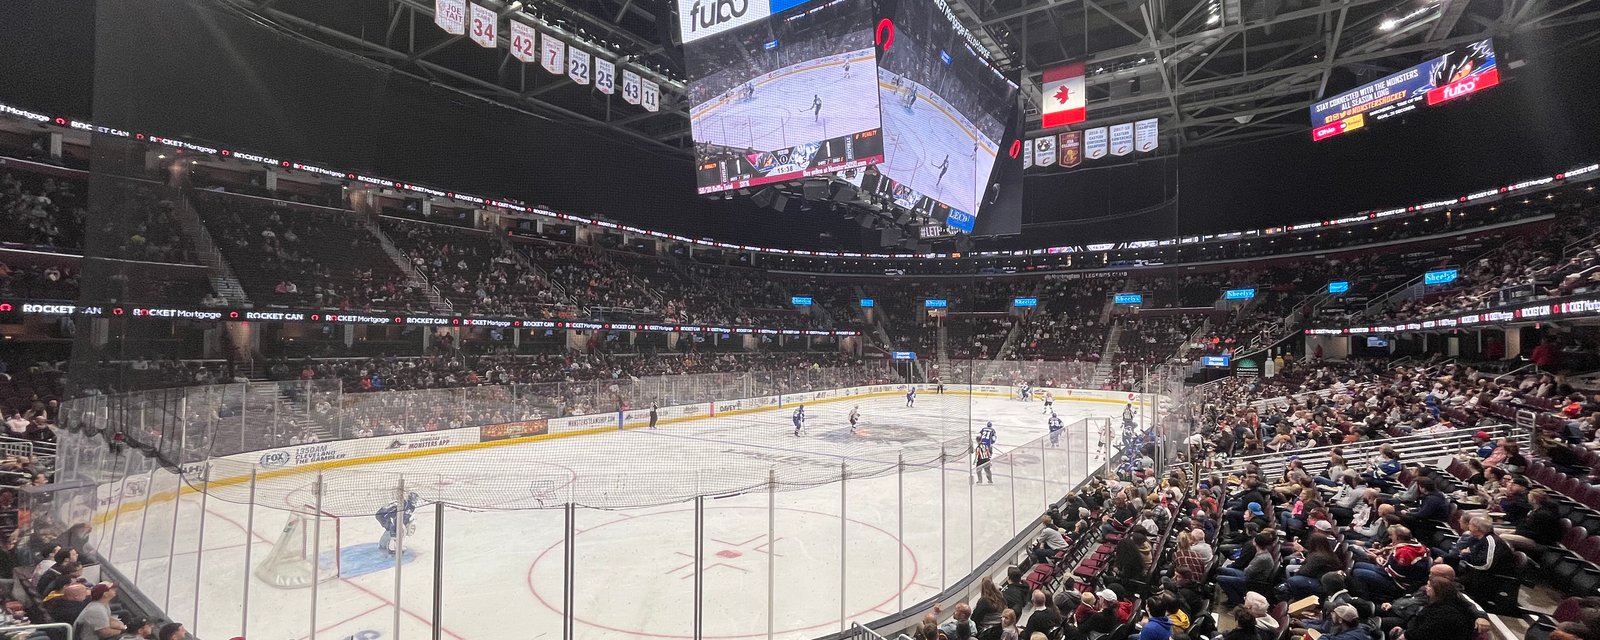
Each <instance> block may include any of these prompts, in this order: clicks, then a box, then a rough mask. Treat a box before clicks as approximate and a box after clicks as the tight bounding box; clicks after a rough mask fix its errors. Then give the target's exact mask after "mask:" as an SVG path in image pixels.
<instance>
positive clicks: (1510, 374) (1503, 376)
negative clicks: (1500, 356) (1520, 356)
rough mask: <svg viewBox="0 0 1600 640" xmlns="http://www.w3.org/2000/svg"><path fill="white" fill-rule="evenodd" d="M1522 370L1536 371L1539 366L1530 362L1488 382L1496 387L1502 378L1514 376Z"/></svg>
mask: <svg viewBox="0 0 1600 640" xmlns="http://www.w3.org/2000/svg"><path fill="white" fill-rule="evenodd" d="M1524 369H1533V370H1535V371H1537V370H1538V369H1539V365H1536V364H1533V363H1532V362H1530V363H1528V364H1525V365H1522V366H1520V367H1517V368H1515V369H1512V370H1510V371H1507V372H1505V373H1502V374H1500V375H1498V376H1495V377H1494V380H1491V381H1490V382H1492V383H1494V384H1497V385H1498V384H1500V380H1501V379H1502V378H1505V377H1506V376H1513V375H1516V374H1517V373H1519V372H1521V371H1522V370H1524Z"/></svg>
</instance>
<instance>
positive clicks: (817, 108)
mask: <svg viewBox="0 0 1600 640" xmlns="http://www.w3.org/2000/svg"><path fill="white" fill-rule="evenodd" d="M811 121H812V122H821V121H822V96H819V95H817V94H811Z"/></svg>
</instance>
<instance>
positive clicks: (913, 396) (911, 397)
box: [906, 387, 917, 407]
mask: <svg viewBox="0 0 1600 640" xmlns="http://www.w3.org/2000/svg"><path fill="white" fill-rule="evenodd" d="M906 406H908V407H916V406H917V388H916V387H911V390H910V391H907V392H906Z"/></svg>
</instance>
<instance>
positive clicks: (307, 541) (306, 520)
mask: <svg viewBox="0 0 1600 640" xmlns="http://www.w3.org/2000/svg"><path fill="white" fill-rule="evenodd" d="M339 533H340V532H339V517H338V516H335V515H333V514H330V513H327V512H325V511H318V510H316V509H315V508H312V507H305V508H304V509H303V510H301V511H298V512H294V513H290V514H289V522H288V523H287V524H285V525H283V531H282V532H281V533H279V534H278V541H277V543H275V544H273V545H272V551H271V552H269V553H268V554H267V557H266V559H264V560H262V561H261V563H260V564H257V565H256V570H255V573H256V578H258V579H260V580H261V581H262V582H265V583H267V584H268V585H271V586H274V587H279V588H284V589H295V588H300V587H309V586H311V584H312V583H313V582H322V581H324V580H332V579H334V578H337V577H339Z"/></svg>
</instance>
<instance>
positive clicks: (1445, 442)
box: [1217, 423, 1519, 473]
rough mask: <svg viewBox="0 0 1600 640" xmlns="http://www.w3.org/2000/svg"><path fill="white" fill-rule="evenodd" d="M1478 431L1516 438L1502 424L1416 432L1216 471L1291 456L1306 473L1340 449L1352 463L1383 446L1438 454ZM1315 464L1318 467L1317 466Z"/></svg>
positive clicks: (1280, 462)
mask: <svg viewBox="0 0 1600 640" xmlns="http://www.w3.org/2000/svg"><path fill="white" fill-rule="evenodd" d="M1478 431H1486V432H1488V433H1489V435H1490V436H1492V437H1498V436H1500V435H1506V436H1509V437H1513V438H1517V437H1519V436H1518V434H1517V433H1516V430H1515V429H1513V428H1512V425H1509V424H1503V423H1502V424H1496V425H1487V426H1481V427H1474V428H1472V429H1457V430H1456V431H1455V432H1454V433H1448V434H1439V433H1416V434H1412V435H1409V436H1401V437H1399V438H1384V439H1382V440H1373V441H1369V442H1357V443H1354V444H1335V445H1327V446H1322V447H1311V448H1307V449H1292V450H1288V451H1278V452H1269V453H1263V454H1257V455H1253V456H1241V457H1236V458H1233V459H1231V460H1229V461H1228V464H1227V465H1226V466H1221V467H1218V469H1217V470H1218V471H1223V472H1229V471H1237V470H1240V469H1243V468H1244V467H1245V465H1247V464H1249V463H1251V462H1255V463H1257V464H1258V465H1259V466H1260V467H1261V470H1262V472H1263V473H1266V472H1267V471H1268V470H1273V469H1280V468H1282V467H1284V466H1287V465H1288V456H1291V455H1293V456H1296V457H1298V458H1300V459H1306V458H1308V457H1310V458H1312V459H1313V461H1312V462H1311V463H1309V464H1307V465H1306V468H1307V469H1308V470H1310V469H1316V468H1323V467H1325V466H1326V463H1327V462H1328V456H1327V454H1328V453H1331V452H1332V451H1333V450H1334V449H1336V448H1337V449H1343V450H1344V454H1343V457H1344V459H1345V460H1346V461H1347V462H1350V463H1352V464H1354V463H1356V462H1357V461H1360V460H1363V459H1366V458H1367V457H1370V456H1371V455H1373V454H1376V453H1377V451H1378V450H1379V449H1380V448H1382V447H1384V446H1390V447H1393V448H1394V449H1395V450H1396V451H1398V452H1400V453H1401V454H1402V457H1404V454H1408V453H1417V452H1426V451H1432V450H1435V449H1437V450H1439V451H1445V450H1450V449H1455V448H1459V444H1460V442H1459V441H1462V440H1471V439H1472V437H1473V435H1474V434H1475V433H1476V432H1478ZM1414 445H1424V446H1414ZM1427 445H1440V446H1427ZM1318 463H1321V464H1320V465H1319V464H1318Z"/></svg>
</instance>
